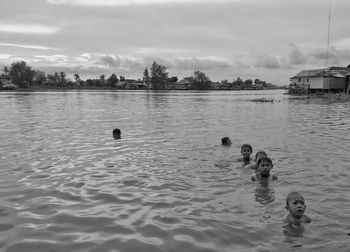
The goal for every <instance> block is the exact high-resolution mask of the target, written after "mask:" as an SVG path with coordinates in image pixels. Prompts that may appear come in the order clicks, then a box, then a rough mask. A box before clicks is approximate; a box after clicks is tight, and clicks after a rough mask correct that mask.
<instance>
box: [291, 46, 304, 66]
mask: <svg viewBox="0 0 350 252" xmlns="http://www.w3.org/2000/svg"><path fill="white" fill-rule="evenodd" d="M306 61H307V56H306V55H305V54H303V53H302V51H301V50H300V49H299V47H297V46H296V45H292V48H291V50H290V51H289V64H290V65H302V64H305V63H306Z"/></svg>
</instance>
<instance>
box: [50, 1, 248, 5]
mask: <svg viewBox="0 0 350 252" xmlns="http://www.w3.org/2000/svg"><path fill="white" fill-rule="evenodd" d="M47 1H48V2H49V3H51V4H65V5H66V4H69V5H85V6H118V5H123V6H124V5H135V4H143V5H145V4H168V3H176V4H178V3H186V4H188V3H204V2H211V1H210V0H47ZM240 1H242V0H216V2H217V3H218V2H223V3H225V2H240ZM246 1H247V0H246Z"/></svg>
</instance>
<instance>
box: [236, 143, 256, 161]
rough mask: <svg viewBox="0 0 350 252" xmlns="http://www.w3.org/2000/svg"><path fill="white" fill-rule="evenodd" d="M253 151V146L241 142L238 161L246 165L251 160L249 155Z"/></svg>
mask: <svg viewBox="0 0 350 252" xmlns="http://www.w3.org/2000/svg"><path fill="white" fill-rule="evenodd" d="M252 153H253V148H252V146H251V145H250V144H243V145H242V147H241V154H242V157H240V158H238V159H237V161H238V162H243V163H244V164H245V165H248V164H249V163H250V162H251V161H253V160H252V158H251V157H250V155H251V154H252Z"/></svg>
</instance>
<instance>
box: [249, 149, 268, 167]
mask: <svg viewBox="0 0 350 252" xmlns="http://www.w3.org/2000/svg"><path fill="white" fill-rule="evenodd" d="M263 157H267V154H266V152H265V151H258V152H257V153H256V154H255V159H254V161H253V162H252V163H251V164H248V165H246V166H245V167H244V168H245V169H255V170H256V169H257V168H258V161H259V159H260V158H263Z"/></svg>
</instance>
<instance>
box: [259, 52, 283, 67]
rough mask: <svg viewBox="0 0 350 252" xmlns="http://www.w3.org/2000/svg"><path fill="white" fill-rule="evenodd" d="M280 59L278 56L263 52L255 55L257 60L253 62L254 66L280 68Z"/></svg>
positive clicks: (281, 64) (281, 65)
mask: <svg viewBox="0 0 350 252" xmlns="http://www.w3.org/2000/svg"><path fill="white" fill-rule="evenodd" d="M282 61H283V60H282V59H281V58H280V57H279V56H274V55H269V54H264V55H260V56H258V57H257V61H256V63H255V64H254V66H255V67H262V68H272V69H274V68H282V67H283V63H282Z"/></svg>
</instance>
